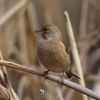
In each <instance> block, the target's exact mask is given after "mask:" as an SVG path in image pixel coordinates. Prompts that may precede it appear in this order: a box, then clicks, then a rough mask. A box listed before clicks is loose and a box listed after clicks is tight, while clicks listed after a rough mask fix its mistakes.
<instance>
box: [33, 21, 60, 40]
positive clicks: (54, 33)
mask: <svg viewBox="0 0 100 100" xmlns="http://www.w3.org/2000/svg"><path fill="white" fill-rule="evenodd" d="M35 32H36V33H39V34H40V35H42V38H43V39H46V40H50V39H57V40H59V39H61V37H62V36H61V32H60V31H59V29H58V28H57V27H56V26H55V25H54V24H50V23H46V24H44V25H43V26H42V27H40V28H39V29H37V30H36V31H35Z"/></svg>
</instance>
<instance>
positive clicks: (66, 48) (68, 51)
mask: <svg viewBox="0 0 100 100" xmlns="http://www.w3.org/2000/svg"><path fill="white" fill-rule="evenodd" d="M61 42H62V44H63V45H64V47H65V50H66V52H67V53H68V54H70V50H69V49H68V47H67V45H66V44H65V43H64V42H63V41H61Z"/></svg>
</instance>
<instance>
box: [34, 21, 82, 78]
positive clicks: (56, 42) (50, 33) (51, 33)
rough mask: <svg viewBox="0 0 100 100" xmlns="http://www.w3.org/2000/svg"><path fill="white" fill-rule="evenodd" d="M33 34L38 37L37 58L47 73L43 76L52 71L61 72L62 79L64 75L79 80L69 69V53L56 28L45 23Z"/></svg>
mask: <svg viewBox="0 0 100 100" xmlns="http://www.w3.org/2000/svg"><path fill="white" fill-rule="evenodd" d="M35 32H36V33H38V34H39V35H40V39H39V41H38V43H37V56H38V58H39V60H40V62H41V63H42V64H43V66H44V67H45V68H46V69H47V71H44V76H45V75H47V74H48V72H49V71H52V72H56V73H61V72H62V73H63V74H62V78H63V77H64V73H66V75H67V77H68V78H71V77H72V76H74V77H76V78H78V79H80V77H78V76H77V75H75V74H74V73H73V71H72V69H71V67H70V64H71V60H70V52H69V50H68V48H67V46H65V44H64V42H63V39H62V34H61V32H60V30H59V29H58V27H57V26H56V25H54V24H52V23H45V24H44V25H43V26H41V27H40V28H38V29H37V30H36V31H35Z"/></svg>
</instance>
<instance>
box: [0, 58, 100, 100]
mask: <svg viewBox="0 0 100 100" xmlns="http://www.w3.org/2000/svg"><path fill="white" fill-rule="evenodd" d="M0 65H2V66H5V67H9V68H12V69H16V70H20V71H24V72H27V73H30V74H34V75H38V76H42V77H43V73H42V72H39V71H36V70H33V69H31V68H28V67H26V66H23V65H19V64H16V63H13V62H9V61H2V60H0ZM45 78H46V79H49V80H52V81H54V82H57V83H59V84H61V85H64V86H67V87H69V88H72V89H74V90H76V91H78V92H80V93H82V94H85V95H87V96H90V97H92V98H94V99H96V100H100V95H99V94H98V93H95V92H93V91H92V90H90V89H87V88H85V87H82V86H80V85H78V84H76V83H73V82H71V81H69V80H65V79H64V81H63V82H62V81H61V80H60V79H59V77H58V76H54V75H47V76H45Z"/></svg>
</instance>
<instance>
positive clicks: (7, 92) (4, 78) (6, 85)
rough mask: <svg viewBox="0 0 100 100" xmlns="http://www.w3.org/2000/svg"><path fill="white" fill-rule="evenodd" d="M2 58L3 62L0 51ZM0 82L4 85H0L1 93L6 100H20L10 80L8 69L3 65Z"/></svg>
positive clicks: (0, 70)
mask: <svg viewBox="0 0 100 100" xmlns="http://www.w3.org/2000/svg"><path fill="white" fill-rule="evenodd" d="M0 58H1V60H3V57H2V54H1V51H0ZM0 82H1V83H2V84H1V85H0V93H1V94H2V96H3V97H4V98H5V99H6V100H13V99H15V100H19V99H18V97H17V95H16V93H15V92H14V90H13V88H12V87H11V85H10V82H9V80H8V74H7V71H6V67H5V66H2V65H1V66H0Z"/></svg>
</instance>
